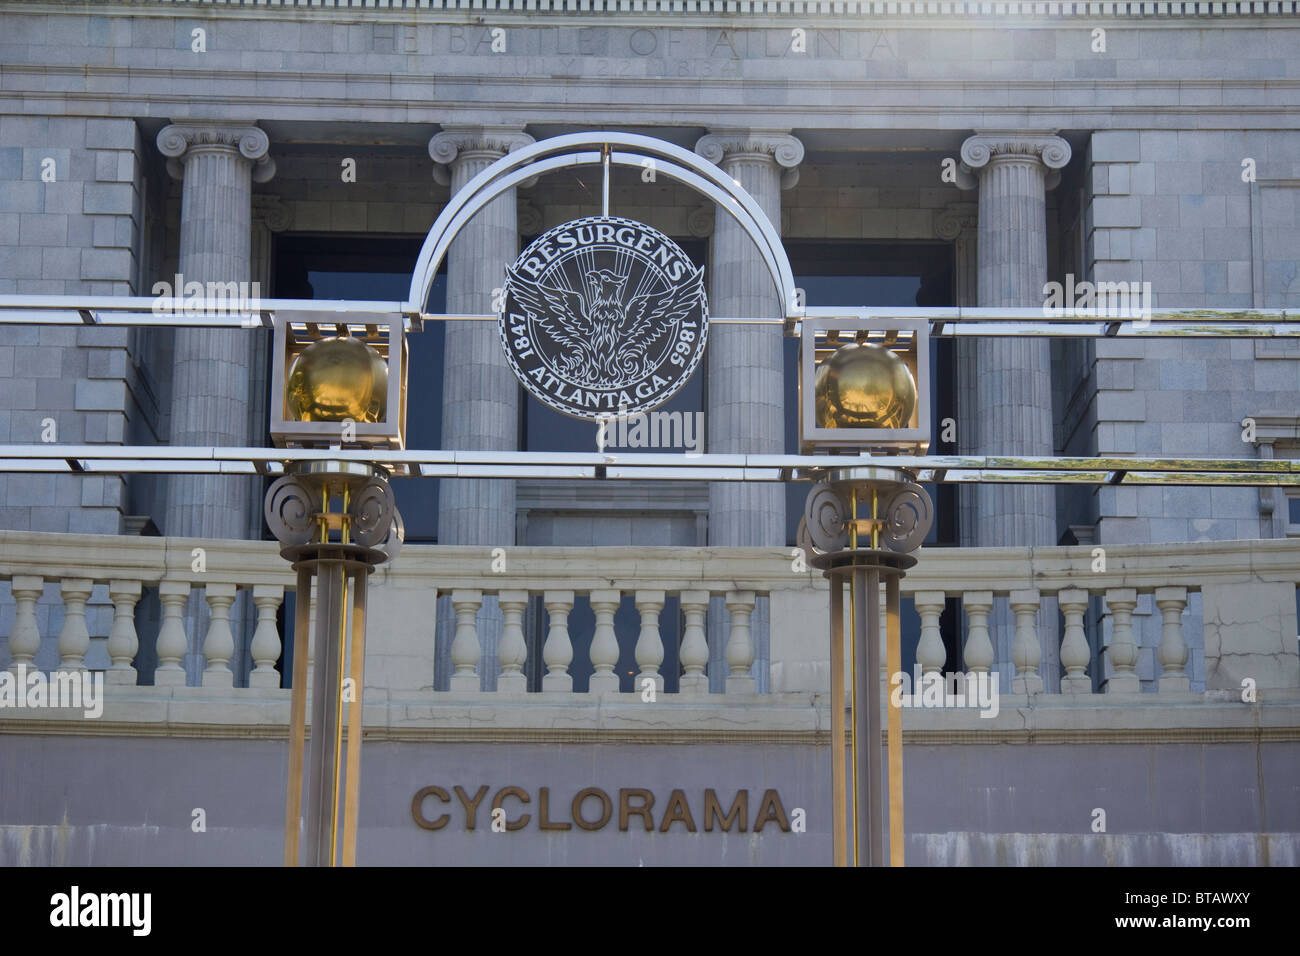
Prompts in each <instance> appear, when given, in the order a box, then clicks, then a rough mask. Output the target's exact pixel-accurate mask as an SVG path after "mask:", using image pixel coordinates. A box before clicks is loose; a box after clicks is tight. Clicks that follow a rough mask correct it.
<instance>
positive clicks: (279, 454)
mask: <svg viewBox="0 0 1300 956" xmlns="http://www.w3.org/2000/svg"><path fill="white" fill-rule="evenodd" d="M308 461H341V462H373V463H375V464H378V465H380V466H383V467H386V468H388V469H390V470H392V471H394V472H397V473H404V474H408V475H410V476H412V477H421V478H546V479H555V480H571V479H649V478H653V479H671V480H677V481H802V480H813V479H817V478H819V477H820V476H821V475H823V474H824V473H825V472H826V471H827V470H829V469H835V470H840V469H844V468H854V467H874V468H898V469H903V470H906V471H908V472H911V473H912V474H913V475H915V476H916V478H917V480H918V481H922V482H933V483H936V484H962V483H969V482H992V483H1004V484H1082V485H1240V486H1269V485H1295V484H1300V460H1294V459H1289V458H1281V459H1259V460H1256V459H1233V458H1136V457H1135V458H1032V457H1021V456H942V455H932V456H913V455H890V456H885V455H685V454H652V453H644V452H635V453H624V454H614V453H598V452H524V451H520V452H509V451H504V452H494V451H449V450H423V451H422V450H415V451H389V450H385V449H357V450H341V449H300V448H226V447H217V446H186V447H172V446H165V445H164V446H157V447H152V446H150V447H141V446H123V445H57V444H30V445H0V473H10V474H38V473H63V474H131V473H146V474H175V473H195V474H232V475H237V474H250V475H251V474H263V475H279V474H283V473H284V472H285V471H286V469H287V468H288V467H289V466H291V465H292V464H293V463H294V462H308Z"/></svg>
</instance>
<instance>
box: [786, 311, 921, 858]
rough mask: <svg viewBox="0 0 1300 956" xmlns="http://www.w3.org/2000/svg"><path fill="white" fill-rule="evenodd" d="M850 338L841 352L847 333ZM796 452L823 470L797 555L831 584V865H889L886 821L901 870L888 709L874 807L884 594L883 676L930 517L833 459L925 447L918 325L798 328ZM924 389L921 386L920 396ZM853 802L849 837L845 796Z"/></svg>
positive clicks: (907, 489)
mask: <svg viewBox="0 0 1300 956" xmlns="http://www.w3.org/2000/svg"><path fill="white" fill-rule="evenodd" d="M846 333H847V339H848V340H847V341H845V334H846ZM800 334H801V352H802V355H801V361H800V405H801V409H800V445H801V449H802V450H803V451H804V452H805V453H807V452H808V451H810V450H811V451H814V452H826V453H827V466H826V467H825V468H819V469H814V470H813V471H812V473H811V477H815V478H817V479H818V481H817V483H816V484H815V485H814V486H813V488H812V490H811V491H810V492H809V493H808V498H807V500H806V502H805V505H804V517H803V520H802V521H801V522H800V526H799V544H800V546H801V547H802V548H803V549H804V551H805V552H806V553H807V554H808V556H809V563H810V564H811V565H812V566H813V567H815V568H817V569H819V570H820V571H821V572H822V574H823V575H824V576H825V577H826V578H828V579H829V581H830V661H831V668H830V670H831V675H830V676H831V712H832V713H831V792H832V814H833V820H832V827H831V832H832V838H833V840H834V863H835V865H836V866H843V865H845V864H846V863H847V862H848V860H847V857H848V855H849V854H848V847H849V845H850V843H851V846H852V860H853V864H854V865H855V866H857V865H862V864H866V865H869V866H880V865H882V864H883V862H884V822H885V820H886V819H888V821H889V848H890V863H891V865H893V866H902V865H903V861H904V849H905V847H904V836H903V738H902V714H901V712H900V710H899V709H898V708H897V707H893V706H892V705H891V707H890V708H889V717H888V737H889V750H888V753H889V760H888V765H889V808H888V813H887V814H886V812H885V807H884V805H883V802H882V796H881V781H882V778H883V771H884V765H883V762H882V754H881V744H880V731H881V727H880V692H881V680H880V643H881V642H880V610H881V608H880V588H881V585H882V584H883V585H884V588H885V616H886V620H887V624H886V635H885V636H886V642H885V643H886V649H885V659H886V673H887V674H896V673H898V672H899V671H900V670H901V654H902V652H901V646H900V645H901V634H900V626H899V581H900V579H901V578H902V577H903V575H904V573H905V572H906V571H907V570H908V569H909V568H911V567H912V566H913V565H915V564H916V558H915V557H913V556H912V555H911V554H910V552H912V551H914V550H916V548H917V547H919V546H920V544H921V542H922V541H924V540H925V536H926V534H927V533H928V532H929V530H930V525H931V524H932V522H933V517H934V515H933V507H932V504H931V502H930V497H929V495H927V494H926V492H925V489H924V488H922V487H921V486H920V485H918V484H916V482H915V476H914V475H913V474H911V473H910V472H907V471H903V470H900V469H893V468H874V467H863V466H859V467H851V468H835V467H834V457H833V456H834V455H835V454H836V453H841V454H842V453H844V452H853V453H861V452H862V451H886V450H893V451H897V450H899V449H906V450H910V451H912V452H913V453H924V451H925V450H926V449H927V448H928V447H929V403H928V394H929V391H928V389H929V382H928V379H929V375H928V372H929V352H928V331H927V328H926V326H925V324H924V323H914V322H908V321H906V320H878V321H877V322H876V323H875V324H874V327H873V326H868V325H865V324H864V323H862V322H861V321H860V320H855V319H827V320H821V321H817V320H813V319H805V320H804V322H803V324H802V328H801V333H800ZM918 380H919V387H918ZM846 586H847V587H848V590H849V608H850V611H849V621H850V625H849V627H850V642H849V647H850V658H851V659H850V669H851V671H852V674H853V684H852V693H851V698H850V702H849V704H850V709H851V712H852V715H853V760H852V781H851V786H850V781H849V780H848V779H846V778H847V777H848V774H847V772H846V768H845V754H844V751H845V736H846V735H845V726H844V589H845V587H846ZM848 790H851V791H852V794H853V814H852V836H851V840H850V836H849V834H848V833H847V832H846V820H847V818H848V812H847V808H846V806H845V796H846V791H848Z"/></svg>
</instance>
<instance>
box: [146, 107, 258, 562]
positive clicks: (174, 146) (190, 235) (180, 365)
mask: <svg viewBox="0 0 1300 956" xmlns="http://www.w3.org/2000/svg"><path fill="white" fill-rule="evenodd" d="M269 147H270V142H269V140H268V139H267V136H266V133H264V132H262V130H260V129H258V128H257V127H256V126H250V125H238V124H227V123H216V122H213V123H208V122H204V123H194V124H190V123H178V124H173V125H171V126H167V127H165V128H164V129H163V130H162V131H161V132H160V133H159V134H158V149H159V151H160V152H162V154H163V155H164V156H166V157H167V158H168V163H167V170H168V172H170V173H171V174H172V175H173V176H175V177H177V178H181V179H183V182H184V185H183V188H182V192H181V238H180V272H181V275H182V276H183V279H184V282H185V283H190V282H202V283H209V282H221V283H226V282H235V283H240V282H244V283H247V282H249V281H251V278H252V277H251V274H250V272H251V270H250V263H249V249H250V241H251V239H250V232H251V222H252V184H253V182H254V181H257V182H266V181H267V180H269V179H270V178H271V177H272V176H273V175H274V174H275V163H274V162H273V161H272V160H271V159H270V157H269V156H268V155H267V151H268V149H269ZM173 291H174V294H176V295H181V294H183V292H184V290H183V289H177V290H173ZM252 350H253V342H252V340H251V339H250V337H249V336H248V334H247V332H246V331H245V330H242V329H201V328H183V329H177V330H176V333H175V338H174V339H173V354H172V399H171V426H170V432H169V440H170V443H171V444H173V445H248V444H251V443H252V438H253V435H252V434H250V432H249V399H250V391H251V383H250V376H249V368H250V364H251V357H252ZM255 485H256V482H254V481H253V480H252V479H250V478H242V477H233V476H218V475H177V476H175V477H173V478H171V479H170V480H169V482H168V485H167V507H166V512H165V517H164V531H165V532H166V534H168V535H173V536H176V535H179V536H184V537H198V538H243V537H245V536H246V535H247V534H248V529H249V528H250V527H251V526H252V525H251V522H252V520H253V519H252V514H253V512H254V511H255V510H256V508H255V504H256V500H255V499H256V491H255Z"/></svg>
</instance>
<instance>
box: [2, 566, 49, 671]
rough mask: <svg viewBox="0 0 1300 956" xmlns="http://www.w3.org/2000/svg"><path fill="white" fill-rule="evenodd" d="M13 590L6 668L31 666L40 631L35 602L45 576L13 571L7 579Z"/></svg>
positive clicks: (39, 643) (29, 668)
mask: <svg viewBox="0 0 1300 956" xmlns="http://www.w3.org/2000/svg"><path fill="white" fill-rule="evenodd" d="M9 590H10V591H11V592H12V593H13V596H14V604H15V605H16V606H15V608H14V626H13V629H12V630H11V631H10V632H9V670H10V671H11V672H13V673H14V674H15V675H17V674H18V668H19V667H20V666H22V667H23V668H24V670H31V669H32V668H34V667H35V666H36V664H35V660H36V654H37V652H38V651H39V650H40V649H41V632H40V630H39V629H38V628H37V626H36V602H37V601H39V600H40V599H41V593H42V592H43V591H44V590H45V579H44V578H42V577H38V576H36V575H34V574H15V575H14V576H13V578H12V579H11V580H10V582H9Z"/></svg>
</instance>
